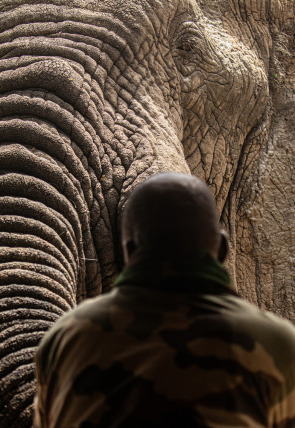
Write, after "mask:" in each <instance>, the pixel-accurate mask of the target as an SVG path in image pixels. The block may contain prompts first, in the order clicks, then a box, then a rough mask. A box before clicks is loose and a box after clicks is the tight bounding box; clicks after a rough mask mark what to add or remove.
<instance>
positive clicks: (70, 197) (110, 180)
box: [0, 4, 189, 428]
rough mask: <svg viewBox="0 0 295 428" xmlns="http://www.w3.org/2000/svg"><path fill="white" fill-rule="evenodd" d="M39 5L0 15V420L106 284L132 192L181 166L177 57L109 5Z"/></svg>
mask: <svg viewBox="0 0 295 428" xmlns="http://www.w3.org/2000/svg"><path fill="white" fill-rule="evenodd" d="M43 6H44V9H46V13H45V12H44V10H43V7H42V8H40V5H36V6H34V5H33V4H32V5H30V7H26V6H24V7H18V8H15V9H12V10H11V11H8V12H5V13H3V14H2V13H1V14H0V24H1V28H2V32H1V34H0V57H1V58H2V60H1V61H0V92H1V94H0V136H1V142H0V305H1V312H0V313H1V315H0V340H1V343H2V347H1V350H0V358H1V361H0V379H1V380H0V394H1V397H0V405H1V406H2V408H0V425H1V427H2V428H8V427H9V428H12V427H29V426H30V425H31V407H32V402H33V399H32V398H33V394H34V390H35V388H34V367H33V356H34V353H35V350H36V346H37V345H38V342H39V340H40V338H41V337H42V336H43V334H44V332H45V331H46V330H47V329H48V328H49V327H50V326H51V325H52V324H53V323H54V321H55V320H56V319H57V318H58V317H59V316H61V315H62V314H63V313H64V312H65V311H67V310H69V309H70V308H72V307H73V306H75V304H76V302H79V301H81V300H82V299H84V298H85V297H87V296H93V295H96V294H99V293H100V292H101V291H105V290H108V289H109V287H110V285H111V284H112V282H113V279H114V277H115V275H116V273H117V269H118V268H117V266H118V265H120V263H121V261H120V255H119V256H118V253H119V251H118V250H117V248H118V245H117V243H118V236H117V229H118V228H117V226H118V222H119V217H120V213H121V210H122V209H123V207H124V204H125V202H126V200H127V198H128V195H129V194H130V192H131V191H132V190H133V188H134V187H135V186H136V185H137V184H138V183H139V182H141V181H143V180H144V179H145V178H146V177H149V176H151V175H153V174H155V173H157V172H160V171H179V172H189V170H188V167H187V164H186V162H185V159H184V155H183V150H182V145H181V138H182V132H183V128H182V119H181V108H180V107H179V105H178V103H177V100H178V97H179V82H178V81H177V79H176V78H175V77H174V76H173V73H172V75H170V74H169V73H170V71H169V67H167V64H166V61H172V57H171V58H170V56H169V55H163V56H162V55H157V61H156V62H155V61H154V58H155V57H156V56H155V51H154V50H153V49H155V48H156V46H155V45H154V41H153V36H149V39H148V38H147V36H146V35H145V36H144V40H143V35H141V34H140V33H137V34H138V37H141V38H142V40H141V41H140V40H137V39H136V37H134V36H132V39H131V42H130V46H131V47H132V48H131V47H130V46H128V44H126V38H127V36H128V34H129V32H130V31H129V29H128V28H127V26H124V25H121V26H120V24H119V23H118V22H117V27H116V28H117V30H118V34H115V33H114V31H113V22H112V19H111V18H110V17H109V14H102V15H101V16H100V20H98V15H97V14H93V13H91V12H87V11H84V14H83V19H84V22H83V23H80V22H79V20H80V17H81V10H80V9H74V8H73V9H71V8H65V9H63V8H60V7H58V6H54V5H47V4H46V5H45V4H44V5H43ZM0 9H1V6H0ZM61 10H62V12H63V13H64V14H65V15H63V16H62V17H60V13H61ZM48 16H50V22H48V23H46V22H44V20H45V19H47V18H48ZM61 18H62V19H61ZM94 18H95V19H94ZM142 19H146V20H147V18H146V17H145V15H144V14H143V15H142ZM32 20H33V23H32V22H31V21H32ZM147 21H148V20H147ZM97 22H100V23H101V25H96V23H97ZM136 25H137V24H136ZM147 25H150V26H151V28H152V29H153V26H152V23H151V22H149V21H148V23H147ZM136 28H137V27H136ZM136 28H135V30H136ZM136 31H137V30H136ZM126 33H128V34H126ZM151 34H153V33H151ZM128 37H129V40H130V34H129V36H128ZM143 41H144V43H143ZM132 43H133V44H134V46H132ZM138 49H139V51H138ZM135 52H136V55H137V57H136V56H135ZM149 55H150V57H149ZM143 58H148V62H146V60H144V61H142V59H143ZM169 58H170V59H169ZM171 91H172V95H173V96H171ZM171 112H172V113H173V114H172V113H171Z"/></svg>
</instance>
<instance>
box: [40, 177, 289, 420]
mask: <svg viewBox="0 0 295 428" xmlns="http://www.w3.org/2000/svg"><path fill="white" fill-rule="evenodd" d="M122 226H123V227H122V245H123V251H124V258H125V263H126V266H125V269H124V271H123V273H122V274H121V275H120V276H119V277H118V279H117V281H116V284H115V287H114V289H113V291H111V292H110V293H109V294H107V295H104V296H101V297H98V298H95V299H91V300H88V301H86V302H84V303H82V304H81V305H80V306H79V307H78V308H77V309H75V310H73V311H72V312H70V313H68V314H66V315H65V316H64V317H63V318H62V319H61V320H60V321H59V322H58V323H57V324H56V325H55V326H54V327H53V329H52V330H51V331H50V332H49V333H48V334H47V336H46V337H45V338H44V340H43V341H42V343H41V346H40V349H39V351H38V353H37V357H36V362H37V380H38V395H37V400H36V426H37V427H50V428H53V427H64V428H69V427H80V428H87V427H89V428H90V427H126V428H127V427H128V428H135V427H136V428H145V427H149V428H151V427H159V428H160V427H161V428H162V427H235V428H237V427H251V428H253V427H254V428H255V427H295V329H294V327H293V326H292V325H291V324H290V323H289V322H287V321H283V320H281V319H279V318H276V317H275V316H273V315H271V314H267V313H263V312H261V311H259V310H258V309H257V308H255V307H254V306H252V305H251V304H249V303H247V302H245V301H244V300H243V299H241V298H240V297H239V296H238V295H237V294H236V292H235V290H234V289H233V288H232V286H231V283H230V279H229V276H228V273H227V271H226V270H225V268H224V267H223V266H222V265H221V263H220V262H223V260H224V259H225V256H226V250H227V245H226V238H225V234H224V233H223V232H222V231H221V230H220V226H219V223H218V219H217V214H216V209H215V203H214V200H213V198H212V196H211V194H210V191H209V190H208V188H207V186H206V185H205V184H203V183H202V182H201V181H200V180H199V179H197V178H196V177H191V176H188V175H185V174H176V173H167V174H159V175H156V176H154V177H152V178H150V179H148V180H147V181H145V182H144V183H143V184H142V185H140V186H139V187H138V188H137V189H136V190H135V191H134V192H133V194H132V195H131V197H130V199H129V201H128V203H127V205H126V209H125V213H124V215H123V222H122ZM218 260H219V261H218Z"/></svg>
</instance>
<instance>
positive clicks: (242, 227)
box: [234, 0, 295, 322]
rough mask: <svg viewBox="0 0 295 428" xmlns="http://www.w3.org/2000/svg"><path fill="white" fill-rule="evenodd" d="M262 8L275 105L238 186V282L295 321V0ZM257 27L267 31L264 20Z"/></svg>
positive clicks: (266, 306) (262, 1) (272, 0)
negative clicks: (252, 160) (253, 156)
mask: <svg viewBox="0 0 295 428" xmlns="http://www.w3.org/2000/svg"><path fill="white" fill-rule="evenodd" d="M236 3H238V2H236ZM239 3H240V4H241V3H242V2H239ZM243 3H247V4H250V3H251V2H250V1H247V0H244V2H243ZM252 3H253V2H252ZM256 4H257V5H260V6H261V8H264V10H265V11H266V15H265V16H266V18H267V21H266V24H267V27H268V32H269V35H270V37H271V43H270V45H269V59H268V63H266V67H267V68H268V80H269V103H268V110H267V111H266V114H265V124H266V126H265V131H264V132H263V133H262V134H261V135H260V137H259V138H258V140H257V141H258V143H259V147H260V148H259V154H258V156H257V157H256V160H255V162H254V163H252V165H251V164H250V162H249V161H248V165H249V168H248V171H249V173H248V179H247V180H244V181H243V180H242V182H243V190H241V181H240V182H238V183H237V182H236V183H235V186H236V190H237V192H238V194H239V195H240V196H239V201H238V203H237V205H236V208H237V210H236V219H235V232H236V242H237V245H236V256H235V257H236V258H235V261H234V264H235V272H236V282H237V287H238V289H239V291H240V292H241V294H242V295H244V296H245V297H247V298H248V299H249V300H250V301H252V302H253V303H256V304H258V306H260V307H262V308H264V309H267V310H270V311H272V312H274V313H278V314H281V315H282V316H284V317H286V318H288V319H290V320H291V321H293V322H295V315H294V300H293V299H294V298H293V296H294V295H295V294H294V292H295V286H294V280H293V278H292V275H294V274H293V269H294V250H295V227H294V212H295V174H294V165H295V145H294V141H295V117H294V111H295V55H294V52H295V37H294V34H295V2H294V1H293V0H269V1H266V0H260V1H258V2H256ZM249 19H250V18H249ZM255 26H256V28H257V29H259V28H260V29H263V28H267V27H265V23H263V22H261V23H260V22H259V20H258V21H257V22H256V24H255ZM253 28H254V27H253ZM260 43H261V42H260ZM260 47H261V45H260ZM262 58H263V51H262ZM265 58H266V57H265ZM256 146H258V144H257V143H256ZM246 152H247V150H246ZM248 153H249V152H248ZM248 158H249V156H248ZM243 165H244V166H245V162H244V164H243ZM242 169H243V173H244V170H245V168H244V167H243V168H242ZM253 284H255V285H254V287H253Z"/></svg>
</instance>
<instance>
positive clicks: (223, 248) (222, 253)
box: [218, 229, 229, 263]
mask: <svg viewBox="0 0 295 428" xmlns="http://www.w3.org/2000/svg"><path fill="white" fill-rule="evenodd" d="M220 235H221V240H220V246H219V251H218V260H219V261H220V263H223V262H224V260H225V259H226V256H227V254H228V252H229V245H228V236H227V233H226V231H225V230H223V229H221V230H220Z"/></svg>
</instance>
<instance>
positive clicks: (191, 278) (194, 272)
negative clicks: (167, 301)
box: [115, 251, 236, 295]
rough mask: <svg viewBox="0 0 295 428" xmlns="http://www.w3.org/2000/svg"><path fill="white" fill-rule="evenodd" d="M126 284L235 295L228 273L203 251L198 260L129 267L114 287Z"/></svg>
mask: <svg viewBox="0 0 295 428" xmlns="http://www.w3.org/2000/svg"><path fill="white" fill-rule="evenodd" d="M124 285H133V286H138V287H147V288H153V289H158V290H170V291H178V292H182V291H185V292H193V293H198V294H204V293H205V294H208V293H209V294H224V293H227V294H234V295H236V292H235V291H234V289H233V286H232V284H231V281H230V276H229V273H228V271H227V270H226V269H225V267H224V266H223V265H222V264H221V263H219V262H218V261H217V260H215V259H214V258H213V257H211V256H210V255H209V254H208V253H206V252H203V251H202V252H200V254H199V257H198V259H197V260H190V261H182V262H179V261H167V262H159V261H157V260H144V261H139V262H137V263H136V264H134V265H132V266H130V267H127V268H126V269H125V270H124V271H123V272H122V273H121V274H120V275H119V276H118V277H117V279H116V281H115V286H120V287H121V286H124Z"/></svg>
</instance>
